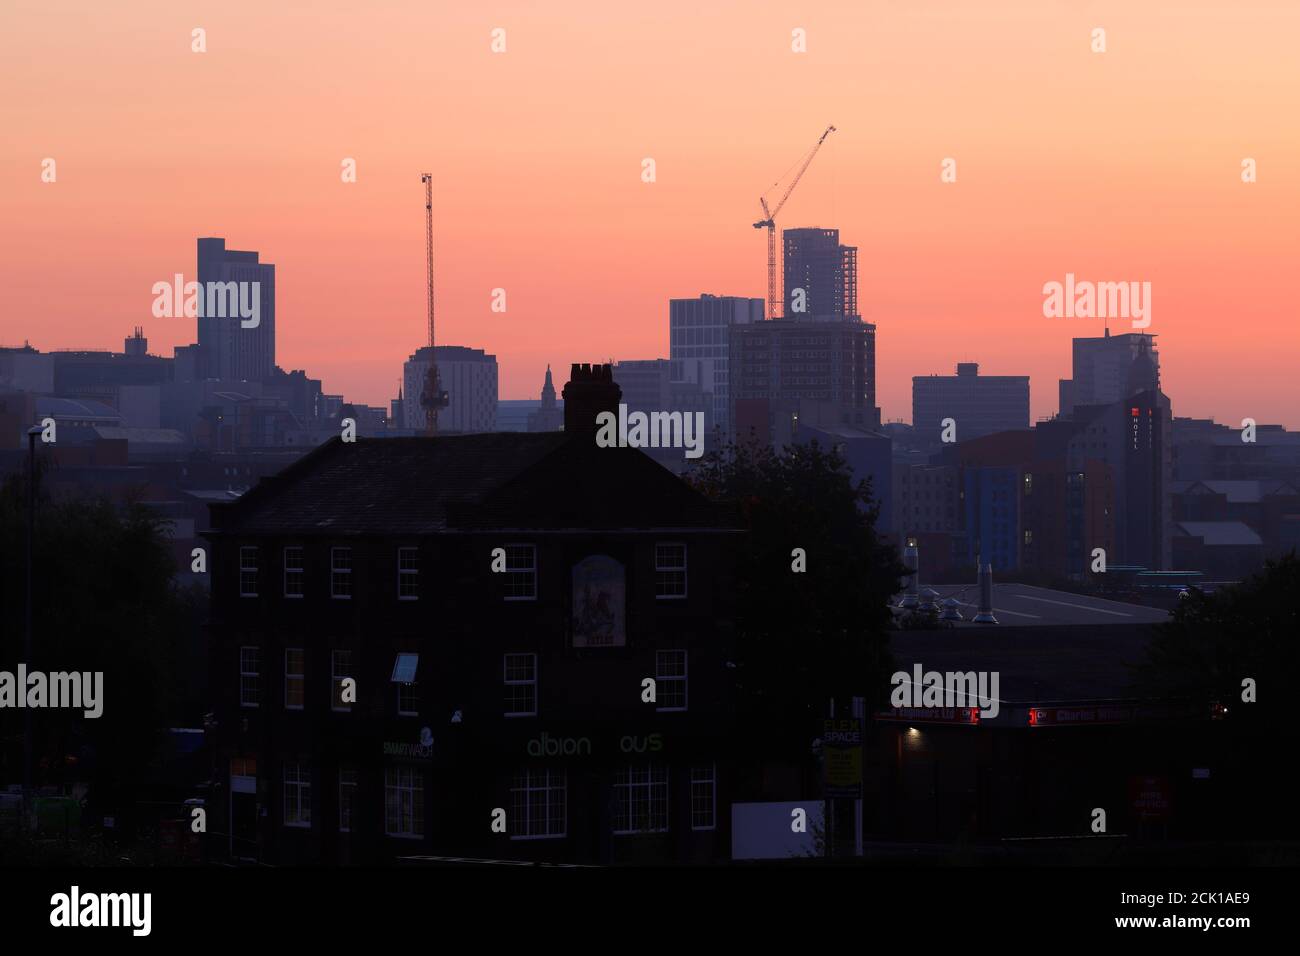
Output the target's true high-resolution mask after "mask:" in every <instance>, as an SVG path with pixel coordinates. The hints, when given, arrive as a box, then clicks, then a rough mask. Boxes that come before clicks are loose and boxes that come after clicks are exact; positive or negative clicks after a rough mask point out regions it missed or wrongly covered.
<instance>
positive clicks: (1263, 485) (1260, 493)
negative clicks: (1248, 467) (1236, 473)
mask: <svg viewBox="0 0 1300 956" xmlns="http://www.w3.org/2000/svg"><path fill="white" fill-rule="evenodd" d="M1203 484H1204V485H1205V487H1207V488H1209V489H1210V490H1211V491H1213V492H1214V493H1215V494H1219V495H1224V496H1226V497H1227V499H1228V501H1229V502H1232V503H1234V504H1245V503H1255V502H1258V501H1261V500H1262V499H1264V498H1265V497H1267V496H1269V495H1294V494H1295V493H1296V491H1295V489H1294V488H1293V487H1291V485H1289V484H1287V483H1286V482H1285V481H1279V480H1278V479H1275V478H1267V479H1262V480H1261V479H1248V480H1245V481H1206V482H1203Z"/></svg>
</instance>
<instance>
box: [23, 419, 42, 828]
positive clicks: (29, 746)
mask: <svg viewBox="0 0 1300 956" xmlns="http://www.w3.org/2000/svg"><path fill="white" fill-rule="evenodd" d="M40 434H41V429H40V428H29V429H28V430H27V600H26V601H25V602H24V620H23V657H24V659H25V662H26V664H27V666H28V667H31V666H32V663H33V661H32V580H33V576H34V572H33V562H32V556H33V552H34V548H33V541H34V540H35V537H36V438H37V436H38V435H40ZM18 693H20V694H26V693H27V688H25V687H20V688H18ZM35 749H36V747H35V736H34V733H33V727H32V709H31V708H30V707H24V708H23V807H24V808H25V810H26V812H27V823H28V826H29V828H31V829H35V824H36V799H35V794H34V792H33V790H32V759H33V756H34V753H35Z"/></svg>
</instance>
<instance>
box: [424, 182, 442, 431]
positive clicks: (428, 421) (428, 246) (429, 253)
mask: <svg viewBox="0 0 1300 956" xmlns="http://www.w3.org/2000/svg"><path fill="white" fill-rule="evenodd" d="M420 182H422V183H424V253H425V270H424V277H425V286H426V292H427V297H428V310H429V371H428V372H427V373H426V374H425V378H424V388H423V390H422V391H421V392H420V405H421V407H423V408H424V414H425V426H424V433H425V434H426V435H436V434H438V409H440V408H446V407H447V393H446V392H444V391H443V390H442V382H441V381H439V379H438V359H437V353H436V352H435V351H434V335H433V174H432V173H421V174H420Z"/></svg>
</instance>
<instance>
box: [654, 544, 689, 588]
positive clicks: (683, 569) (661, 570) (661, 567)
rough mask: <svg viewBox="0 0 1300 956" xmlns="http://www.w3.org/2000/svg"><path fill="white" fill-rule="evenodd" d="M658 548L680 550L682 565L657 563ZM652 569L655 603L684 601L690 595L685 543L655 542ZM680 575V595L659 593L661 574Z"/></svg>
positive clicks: (687, 553) (687, 549)
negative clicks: (653, 571) (653, 572)
mask: <svg viewBox="0 0 1300 956" xmlns="http://www.w3.org/2000/svg"><path fill="white" fill-rule="evenodd" d="M660 548H681V549H682V563H681V565H680V566H678V565H667V564H660V563H659V549H660ZM654 549H655V553H654V567H655V600H656V601H685V600H686V598H687V597H688V596H689V594H690V574H689V572H688V570H687V568H688V566H689V564H690V561H689V550H690V549H689V548H688V547H687V544H686V542H685V541H656V542H655V543H654ZM679 572H680V573H681V576H682V593H681V594H664V593H661V590H662V587H663V585H662V583H661V582H660V579H659V576H660V575H661V574H676V573H679Z"/></svg>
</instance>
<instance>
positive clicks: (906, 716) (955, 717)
mask: <svg viewBox="0 0 1300 956" xmlns="http://www.w3.org/2000/svg"><path fill="white" fill-rule="evenodd" d="M876 720H891V721H897V722H899V723H908V724H964V725H965V726H968V727H973V726H975V725H976V724H978V723H979V722H980V709H979V708H978V707H891V708H890V709H889V710H882V711H878V712H877V713H876Z"/></svg>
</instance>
